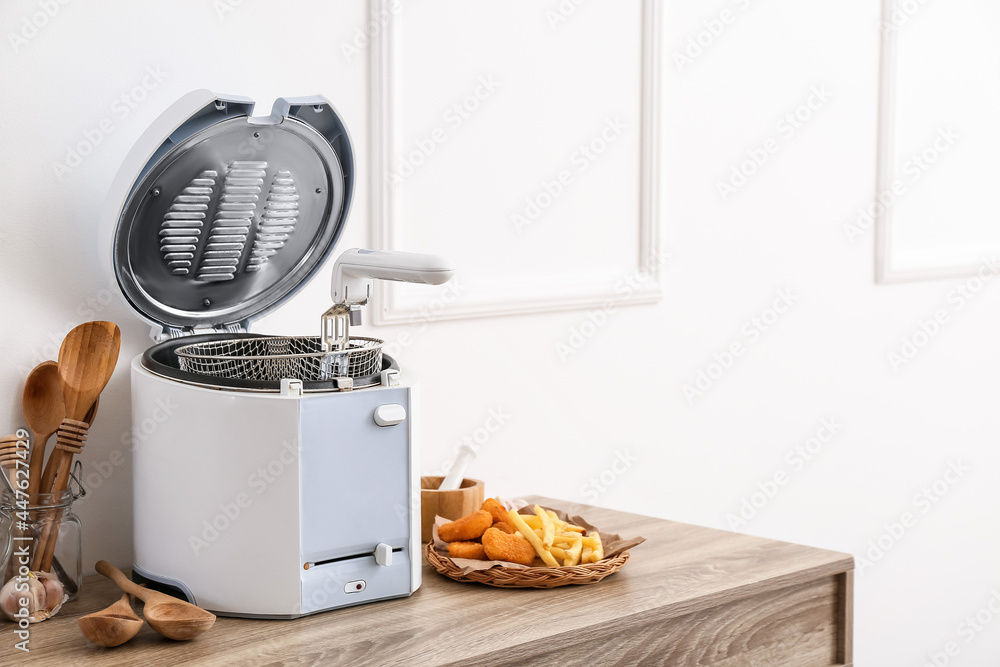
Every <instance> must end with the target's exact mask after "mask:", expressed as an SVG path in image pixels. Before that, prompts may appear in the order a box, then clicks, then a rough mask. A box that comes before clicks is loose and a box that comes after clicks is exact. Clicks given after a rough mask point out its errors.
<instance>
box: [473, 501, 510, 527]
mask: <svg viewBox="0 0 1000 667" xmlns="http://www.w3.org/2000/svg"><path fill="white" fill-rule="evenodd" d="M479 509H482V510H485V511H487V512H489V513H490V514H491V515H492V516H493V523H500V522H501V521H506V520H507V508H506V507H504V506H503V503H501V502H500V501H499V500H497V499H496V498H487V499H486V502H484V503H483V506H482V507H480V508H479Z"/></svg>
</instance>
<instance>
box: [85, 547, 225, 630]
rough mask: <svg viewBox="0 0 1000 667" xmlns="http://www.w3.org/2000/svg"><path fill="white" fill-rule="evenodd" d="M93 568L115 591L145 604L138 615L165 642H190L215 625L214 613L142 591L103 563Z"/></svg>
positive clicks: (108, 564)
mask: <svg viewBox="0 0 1000 667" xmlns="http://www.w3.org/2000/svg"><path fill="white" fill-rule="evenodd" d="M96 567H97V571H98V572H100V573H101V574H103V575H104V576H105V577H107V578H108V579H110V580H111V581H113V582H115V584H117V585H118V588H120V589H122V590H123V591H125V592H126V593H131V594H132V595H134V596H135V597H137V598H139V599H140V600H142V601H143V602H145V603H146V606H145V607H144V608H143V610H142V615H143V616H145V617H146V621H147V622H148V623H149V627H151V628H153V629H154V630H156V631H157V632H159V633H160V634H161V635H163V636H164V637H166V638H168V639H176V640H178V641H184V640H187V639H194V638H195V637H197V636H198V635H200V634H201V633H203V632H205V631H206V630H208V629H209V628H210V627H212V624H213V623H215V614H213V613H211V612H209V611H205V610H204V609H202V608H201V607H198V606H196V605H193V604H191V603H190V602H185V601H184V600H180V599H178V598H175V597H171V596H169V595H167V594H166V593H160V592H158V591H152V590H149V589H147V588H142V587H141V586H139V585H138V584H135V583H132V582H131V581H129V580H128V578H127V577H126V576H125V575H124V574H123V573H122V571H121V570H119V569H118V568H117V567H115V566H114V565H112V564H111V563H109V562H108V561H106V560H99V561H97V566H96Z"/></svg>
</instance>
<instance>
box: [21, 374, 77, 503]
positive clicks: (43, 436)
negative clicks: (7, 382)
mask: <svg viewBox="0 0 1000 667" xmlns="http://www.w3.org/2000/svg"><path fill="white" fill-rule="evenodd" d="M21 409H22V410H23V412H24V419H25V421H27V422H28V428H29V429H30V430H31V435H32V439H31V458H29V459H28V470H29V472H30V476H29V478H28V495H29V497H32V498H33V497H34V495H35V494H36V493H38V489H39V486H40V484H41V481H42V463H43V462H44V458H45V443H46V442H48V440H49V438H51V437H52V434H53V433H55V432H56V431H57V430H58V429H59V425H60V424H61V423H62V420H63V419H64V418H65V417H66V404H65V402H64V401H63V390H62V380H60V378H59V365H58V364H57V363H56V362H54V361H46V362H43V363H41V364H38V366H36V367H35V369H34V370H33V371H31V374H29V375H28V379H27V380H26V381H25V383H24V394H23V396H22V398H21ZM46 491H48V489H46Z"/></svg>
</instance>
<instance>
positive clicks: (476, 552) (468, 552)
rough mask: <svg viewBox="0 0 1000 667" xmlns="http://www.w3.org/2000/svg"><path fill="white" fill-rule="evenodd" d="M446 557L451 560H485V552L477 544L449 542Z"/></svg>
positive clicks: (481, 546)
mask: <svg viewBox="0 0 1000 667" xmlns="http://www.w3.org/2000/svg"><path fill="white" fill-rule="evenodd" d="M448 555H449V556H451V557H452V558H475V559H476V560H486V552H485V551H484V550H483V545H482V544H480V543H479V542H451V543H449V544H448Z"/></svg>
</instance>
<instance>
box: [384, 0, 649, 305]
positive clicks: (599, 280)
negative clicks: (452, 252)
mask: <svg viewBox="0 0 1000 667" xmlns="http://www.w3.org/2000/svg"><path fill="white" fill-rule="evenodd" d="M397 1H398V0H371V11H372V13H373V14H374V15H388V14H390V13H391V12H390V6H391V5H392V4H393V3H394V2H397ZM640 1H641V21H642V26H641V30H642V56H641V61H642V77H641V100H640V101H639V104H640V114H641V122H640V139H639V140H640V151H641V154H640V161H641V164H640V166H639V173H640V183H639V188H638V193H637V194H638V197H639V198H640V201H639V211H640V219H639V225H638V234H637V236H636V239H635V246H636V247H635V266H634V267H629V268H628V269H627V270H629V271H631V270H633V269H634V271H635V272H636V273H639V274H641V275H642V276H643V278H644V280H642V281H641V283H640V284H638V285H635V286H634V289H632V290H631V291H630V293H629V295H628V298H627V299H623V300H618V301H616V304H617V305H633V304H643V303H654V302H657V301H660V300H661V299H662V298H663V293H662V288H661V283H660V281H661V275H662V270H661V269H662V264H663V259H664V254H663V253H662V251H661V248H660V233H659V213H660V196H659V192H658V190H659V181H658V179H659V173H660V171H659V148H660V144H659V138H660V87H661V62H662V61H661V57H660V50H661V42H662V38H661V35H660V32H661V29H660V26H661V21H660V13H661V11H662V10H661V7H660V5H661V0H640ZM401 20H403V18H402V16H401V15H397V16H395V17H394V18H393V19H392V20H390V21H388V22H387V23H386V24H385V25H384V27H383V29H382V30H381V32H380V33H379V34H377V35H376V36H375V37H374V38H373V41H372V46H371V56H370V64H371V74H370V76H371V90H370V128H371V132H370V146H369V148H370V155H371V162H370V178H371V202H370V204H371V228H370V234H371V237H370V238H371V243H372V247H375V248H384V249H387V250H395V249H400V248H397V244H396V238H397V233H398V228H399V227H398V226H399V224H400V223H399V220H398V218H397V195H396V193H395V191H394V189H393V188H392V187H391V186H390V184H389V182H388V179H387V178H386V176H385V174H386V173H388V171H389V169H388V167H389V166H390V165H391V164H392V160H393V158H394V157H395V156H396V155H397V151H396V148H397V144H396V142H397V138H398V136H399V116H398V113H399V109H398V104H397V103H398V101H399V90H398V72H399V67H398V64H399V59H400V55H401V54H400V40H399V25H398V24H399V22H400V21H401ZM623 277H624V276H623ZM398 289H399V287H398V284H397V283H392V282H388V281H376V282H375V290H376V299H377V303H378V304H379V306H378V308H375V309H373V312H372V316H373V322H374V323H375V324H402V323H407V322H411V321H413V320H414V318H417V317H422V318H424V319H426V313H420V312H418V310H417V309H416V308H412V307H408V306H405V305H401V303H400V300H399V298H398ZM515 289H516V292H515V294H516V298H511V297H510V293H511V288H510V286H508V287H506V288H505V289H504V290H503V291H502V293H501V290H495V291H493V290H490V288H489V286H482V288H481V289H476V290H475V292H476V294H474V295H467V296H463V298H462V299H461V300H459V301H456V302H455V303H453V304H451V305H449V306H448V307H447V308H446V309H444V312H442V313H440V314H439V315H438V314H435V316H434V319H436V320H445V319H464V318H473V317H489V316H496V315H514V314H523V313H539V312H551V311H557V310H574V309H585V308H593V307H600V306H602V305H604V304H607V303H608V302H609V301H612V300H615V299H614V295H613V293H612V292H611V290H610V289H609V286H608V280H607V276H606V274H605V275H598V274H595V275H593V276H591V277H588V276H579V275H575V276H566V277H565V279H563V278H562V277H560V278H557V279H554V280H551V281H545V282H543V283H542V284H539V283H538V282H537V281H532V282H530V283H526V284H524V285H523V286H515Z"/></svg>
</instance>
